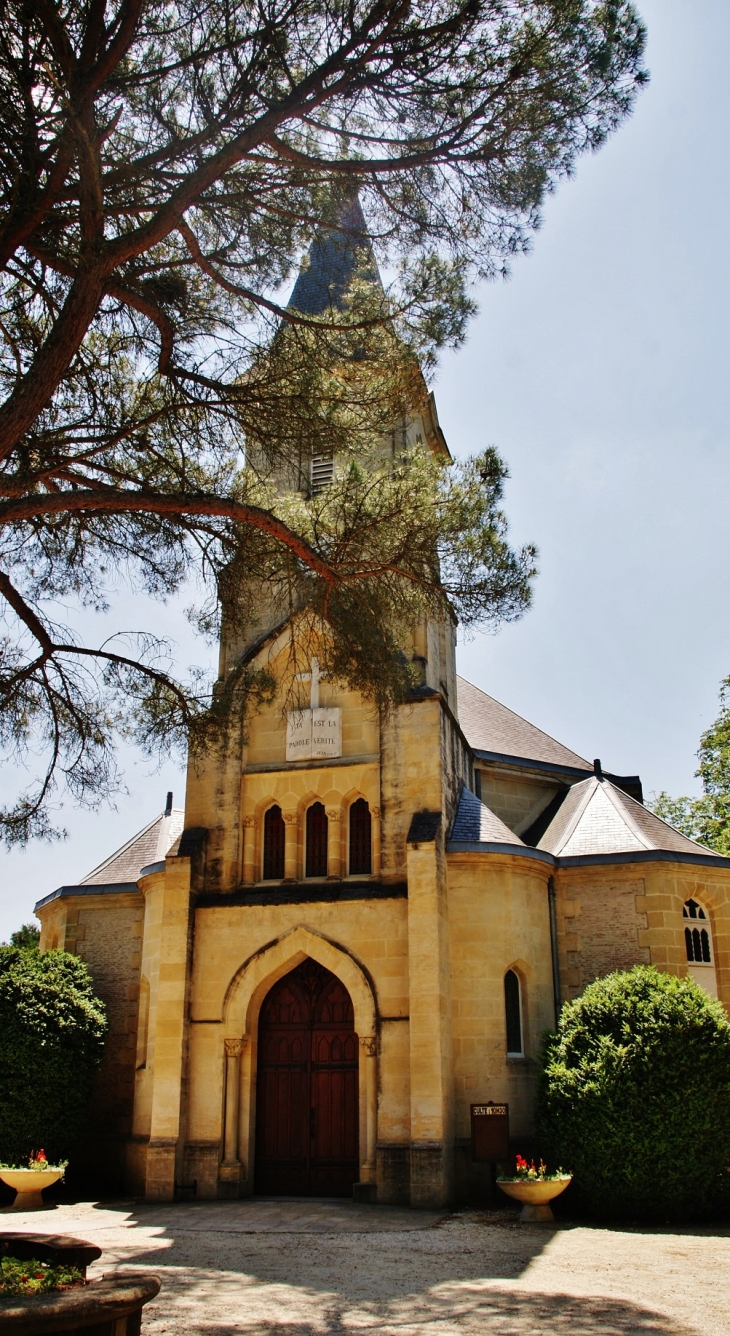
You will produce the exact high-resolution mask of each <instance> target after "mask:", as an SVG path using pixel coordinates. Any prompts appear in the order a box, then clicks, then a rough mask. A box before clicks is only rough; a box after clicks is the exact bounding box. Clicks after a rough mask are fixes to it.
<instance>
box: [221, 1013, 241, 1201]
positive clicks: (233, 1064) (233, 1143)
mask: <svg viewBox="0 0 730 1336" xmlns="http://www.w3.org/2000/svg"><path fill="white" fill-rule="evenodd" d="M246 1042H247V1036H246V1035H244V1036H243V1038H242V1039H226V1040H224V1045H225V1052H226V1102H225V1113H224V1118H223V1163H222V1165H221V1168H220V1177H221V1178H222V1179H223V1180H224V1181H227V1182H238V1178H239V1175H240V1170H241V1164H240V1161H239V1158H238V1101H239V1092H240V1088H241V1053H242V1052H243V1049H244V1048H245V1046H246Z"/></svg>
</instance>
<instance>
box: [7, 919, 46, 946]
mask: <svg viewBox="0 0 730 1336" xmlns="http://www.w3.org/2000/svg"><path fill="white" fill-rule="evenodd" d="M40 940H41V930H40V928H39V927H38V924H37V923H24V924H23V925H22V927H20V928H16V930H15V932H11V934H10V943H9V945H10V946H17V947H18V949H19V950H21V951H37V950H38V943H39V942H40ZM5 945H8V943H5Z"/></svg>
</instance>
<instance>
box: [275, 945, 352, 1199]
mask: <svg viewBox="0 0 730 1336" xmlns="http://www.w3.org/2000/svg"><path fill="white" fill-rule="evenodd" d="M358 1178H359V1146H358V1040H357V1035H356V1034H355V1027H354V1017H353V1010H352V1001H351V999H350V995H349V993H348V991H347V989H346V988H345V987H344V986H343V984H341V983H340V981H339V979H338V978H337V977H336V976H335V975H334V974H331V973H330V971H329V970H326V969H324V968H323V967H322V966H321V965H319V964H318V963H317V962H316V961H315V960H311V959H309V958H307V959H306V960H304V961H302V963H301V965H298V966H297V967H296V969H293V970H292V971H291V973H290V974H286V975H285V976H284V978H283V979H280V980H279V982H278V983H276V984H274V987H273V988H272V989H271V991H270V993H269V994H268V996H267V997H266V999H265V1000H264V1004H263V1006H262V1008H261V1014H260V1017H259V1042H258V1074H257V1083H256V1164H255V1180H254V1181H255V1189H256V1191H257V1192H267V1193H274V1194H277V1195H279V1194H281V1195H287V1196H296V1197H309V1196H315V1197H349V1196H351V1195H352V1185H353V1183H355V1182H357V1180H358Z"/></svg>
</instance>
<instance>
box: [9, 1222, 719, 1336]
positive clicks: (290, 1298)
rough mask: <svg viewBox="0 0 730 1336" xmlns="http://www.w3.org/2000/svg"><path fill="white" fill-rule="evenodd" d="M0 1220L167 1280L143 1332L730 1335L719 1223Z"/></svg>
mask: <svg viewBox="0 0 730 1336" xmlns="http://www.w3.org/2000/svg"><path fill="white" fill-rule="evenodd" d="M2 1224H3V1226H4V1227H6V1228H13V1229H18V1228H21V1229H28V1230H43V1231H44V1232H46V1231H47V1232H49V1233H50V1232H51V1231H53V1232H58V1233H61V1232H64V1233H69V1234H77V1235H80V1236H82V1237H84V1238H88V1239H93V1240H94V1241H95V1242H97V1243H98V1244H99V1246H100V1247H102V1248H103V1249H104V1256H103V1258H102V1259H101V1262H100V1263H98V1264H97V1267H96V1268H95V1270H96V1272H97V1274H100V1273H101V1272H103V1271H110V1270H114V1269H118V1268H124V1269H127V1268H129V1267H136V1268H143V1269H145V1270H154V1271H156V1272H158V1274H159V1275H160V1276H161V1277H162V1283H163V1288H162V1292H161V1294H160V1297H159V1299H158V1300H157V1301H156V1302H154V1303H153V1304H150V1305H149V1307H148V1308H146V1309H145V1315H146V1316H145V1321H144V1322H143V1328H142V1330H143V1336H232V1333H234V1332H235V1333H239V1332H240V1333H246V1336H269V1333H271V1334H272V1336H274V1333H275V1334H276V1336H330V1333H331V1336H368V1334H369V1333H371V1332H373V1333H374V1332H378V1333H380V1334H381V1336H472V1334H473V1336H542V1334H543V1333H546V1334H547V1333H550V1334H551V1336H552V1333H556V1336H634V1333H635V1334H636V1336H689V1334H690V1333H692V1334H693V1336H728V1333H730V1228H727V1227H719V1228H717V1229H686V1230H674V1231H671V1232H670V1231H669V1230H663V1231H649V1230H638V1229H637V1230H620V1229H608V1228H590V1227H585V1226H583V1225H576V1226H571V1225H560V1226H557V1227H555V1228H552V1227H548V1226H544V1225H520V1224H519V1223H517V1220H516V1217H515V1216H514V1215H513V1214H511V1213H507V1212H498V1213H494V1214H480V1213H477V1212H463V1213H459V1214H457V1215H446V1216H443V1215H442V1216H438V1215H436V1214H433V1213H424V1212H416V1211H413V1212H411V1211H406V1210H398V1209H396V1208H388V1207H377V1208H376V1207H363V1206H360V1207H357V1206H354V1205H348V1204H346V1203H318V1202H292V1201H289V1202H285V1203H284V1202H268V1201H261V1202H259V1201H254V1202H250V1203H247V1202H231V1203H215V1202H212V1203H210V1204H208V1205H206V1204H203V1203H201V1204H199V1205H198V1204H195V1205H194V1204H190V1205H180V1206H173V1207H154V1206H136V1207H135V1206H132V1205H130V1204H128V1203H127V1204H125V1203H119V1204H117V1205H114V1206H108V1205H103V1206H95V1205H93V1204H89V1203H83V1204H79V1205H75V1206H61V1207H59V1208H58V1209H56V1210H55V1211H53V1212H52V1213H51V1212H48V1213H45V1212H44V1214H43V1215H42V1216H40V1215H39V1214H37V1213H36V1214H35V1215H24V1214H12V1215H6V1218H5V1220H4V1221H3V1222H2Z"/></svg>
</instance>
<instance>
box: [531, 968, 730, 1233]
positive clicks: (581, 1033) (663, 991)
mask: <svg viewBox="0 0 730 1336" xmlns="http://www.w3.org/2000/svg"><path fill="white" fill-rule="evenodd" d="M541 1067H542V1070H541V1074H540V1080H539V1085H538V1096H537V1108H536V1122H537V1132H538V1138H539V1145H540V1150H541V1152H542V1154H543V1155H544V1156H545V1158H546V1159H547V1160H548V1163H549V1164H550V1165H551V1167H554V1166H556V1165H562V1166H563V1168H565V1169H569V1170H572V1172H573V1173H574V1175H575V1177H574V1181H573V1183H572V1185H571V1187H570V1189H569V1192H570V1194H571V1196H572V1198H573V1202H574V1204H575V1205H576V1206H579V1207H580V1206H583V1207H586V1208H588V1209H589V1210H590V1211H591V1213H592V1214H594V1215H597V1216H604V1217H608V1218H617V1217H621V1218H624V1219H626V1218H628V1219H644V1220H692V1219H711V1218H715V1217H717V1216H718V1215H721V1214H723V1213H724V1212H726V1211H728V1210H730V1173H728V1165H730V1023H729V1022H728V1018H727V1014H726V1013H725V1010H724V1009H723V1007H722V1006H721V1004H720V1003H719V1002H717V1001H716V1000H715V999H714V998H711V997H709V996H708V995H707V994H706V993H705V992H704V991H703V989H702V988H700V987H699V985H697V984H695V983H694V982H693V981H692V980H691V979H678V978H675V977H674V976H673V975H670V974H664V973H661V972H660V971H659V970H656V969H653V968H652V967H651V966H648V965H637V966H636V967H635V968H634V969H632V970H630V971H628V972H627V973H616V974H609V975H608V977H607V978H605V979H598V980H597V981H596V982H595V983H592V984H590V985H589V986H588V988H586V990H585V992H584V993H583V995H582V997H580V998H578V1000H577V1001H575V1002H571V1003H568V1004H566V1005H565V1006H564V1007H563V1010H562V1013H561V1016H560V1024H559V1028H558V1033H557V1034H556V1035H549V1036H548V1037H547V1040H546V1042H545V1046H544V1050H543V1056H542V1063H541Z"/></svg>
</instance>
